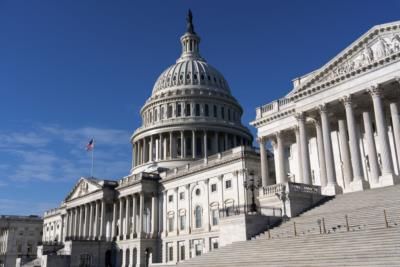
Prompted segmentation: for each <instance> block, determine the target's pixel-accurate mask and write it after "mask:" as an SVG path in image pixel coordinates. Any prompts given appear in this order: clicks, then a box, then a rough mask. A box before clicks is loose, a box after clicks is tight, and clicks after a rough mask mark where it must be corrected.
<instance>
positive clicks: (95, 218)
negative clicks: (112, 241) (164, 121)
mask: <svg viewBox="0 0 400 267" xmlns="http://www.w3.org/2000/svg"><path fill="white" fill-rule="evenodd" d="M105 216H106V214H105V201H104V200H96V201H92V202H89V203H85V204H82V205H79V206H76V207H73V208H69V209H67V214H66V227H67V229H66V236H67V238H69V239H82V240H103V239H104V238H105ZM62 232H63V229H61V233H62Z"/></svg>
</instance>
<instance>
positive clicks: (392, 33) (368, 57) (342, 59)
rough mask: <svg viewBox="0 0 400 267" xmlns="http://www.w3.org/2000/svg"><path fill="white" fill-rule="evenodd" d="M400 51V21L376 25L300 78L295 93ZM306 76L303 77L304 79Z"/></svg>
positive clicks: (361, 68) (356, 70)
mask: <svg viewBox="0 0 400 267" xmlns="http://www.w3.org/2000/svg"><path fill="white" fill-rule="evenodd" d="M399 53H400V22H395V23H390V24H384V25H380V26H376V27H374V28H372V29H371V30H369V31H368V32H367V33H365V34H364V35H363V36H361V37H360V38H359V39H358V40H357V41H355V42H354V43H353V44H351V45H350V46H349V47H347V48H346V49H345V50H343V52H341V53H340V54H338V55H337V56H336V57H335V58H333V59H332V60H331V61H329V62H328V63H327V64H326V65H324V66H323V67H322V68H320V69H319V70H317V71H314V72H313V73H311V74H310V75H306V76H305V77H303V78H299V79H300V80H297V81H296V82H297V84H295V89H294V90H293V91H292V92H291V93H290V94H289V95H291V94H295V93H297V92H300V91H302V90H303V89H306V88H309V87H312V86H316V85H318V84H321V83H324V82H328V81H330V80H334V79H338V78H341V77H343V76H344V77H346V76H348V75H349V74H352V73H357V72H359V71H360V70H363V69H365V68H369V67H370V66H371V65H372V66H373V65H374V64H375V63H377V62H380V61H382V60H386V59H387V58H391V56H393V55H395V54H399ZM301 79H303V80H301Z"/></svg>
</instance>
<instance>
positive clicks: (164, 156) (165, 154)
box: [163, 137, 168, 160]
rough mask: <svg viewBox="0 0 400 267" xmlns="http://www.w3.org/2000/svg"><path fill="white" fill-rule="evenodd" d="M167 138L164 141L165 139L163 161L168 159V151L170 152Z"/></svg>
mask: <svg viewBox="0 0 400 267" xmlns="http://www.w3.org/2000/svg"><path fill="white" fill-rule="evenodd" d="M167 140H168V139H167V137H164V139H163V141H164V142H163V146H164V149H163V154H164V155H163V160H166V159H167V150H168V148H167Z"/></svg>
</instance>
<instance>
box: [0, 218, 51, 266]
mask: <svg viewBox="0 0 400 267" xmlns="http://www.w3.org/2000/svg"><path fill="white" fill-rule="evenodd" d="M42 224H43V220H42V218H39V217H37V216H7V215H1V216H0V267H15V265H16V260H17V258H18V257H22V258H35V257H36V251H37V245H38V243H39V242H40V241H41V239H42Z"/></svg>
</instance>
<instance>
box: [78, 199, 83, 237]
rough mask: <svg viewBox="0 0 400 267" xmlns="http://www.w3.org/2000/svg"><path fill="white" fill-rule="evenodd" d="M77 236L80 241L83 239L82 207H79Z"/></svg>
mask: <svg viewBox="0 0 400 267" xmlns="http://www.w3.org/2000/svg"><path fill="white" fill-rule="evenodd" d="M78 236H79V238H80V239H82V237H83V206H79V232H78Z"/></svg>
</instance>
